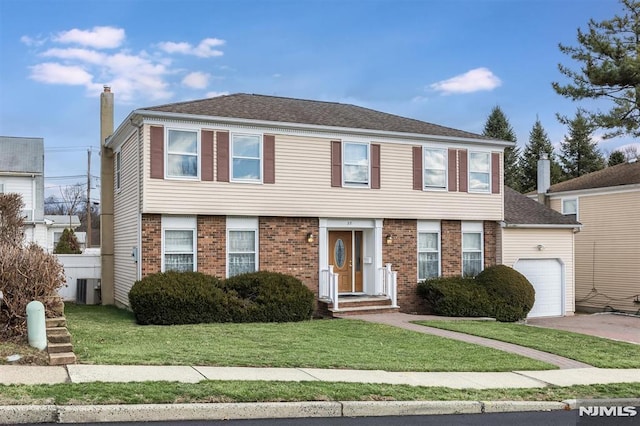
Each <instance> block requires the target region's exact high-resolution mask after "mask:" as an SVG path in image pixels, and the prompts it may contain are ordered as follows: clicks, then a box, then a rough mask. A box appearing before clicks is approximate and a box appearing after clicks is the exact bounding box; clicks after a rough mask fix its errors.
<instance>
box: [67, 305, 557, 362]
mask: <svg viewBox="0 0 640 426" xmlns="http://www.w3.org/2000/svg"><path fill="white" fill-rule="evenodd" d="M65 314H66V317H67V324H68V328H69V331H70V332H71V335H72V336H73V345H74V352H75V353H76V355H77V356H78V359H79V362H81V363H85V364H141V365H144V364H146V365H201V366H205V365H211V366H241V367H242V366H252V367H306V368H345V369H362V370H387V371H513V370H543V369H554V368H556V367H555V366H553V365H550V364H547V363H543V362H540V361H536V360H533V359H529V358H525V357H521V356H518V355H514V354H509V353H506V352H502V351H498V350H494V349H490V348H486V347H483V346H477V345H472V344H468V343H464V342H458V341H455V340H450V339H445V338H441V337H437V336H430V335H426V334H422V333H416V332H412V331H408V330H403V329H399V328H395V327H391V326H386V325H381V324H372V323H367V322H364V321H352V320H313V321H305V322H299V323H252V324H229V323H227V324H198V325H179V326H152V325H147V326H140V325H137V324H135V322H134V318H133V315H132V314H131V313H130V312H128V311H125V310H120V309H117V308H114V307H109V306H82V305H79V306H76V305H72V304H67V305H66V306H65Z"/></svg>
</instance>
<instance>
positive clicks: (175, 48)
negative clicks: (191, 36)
mask: <svg viewBox="0 0 640 426" xmlns="http://www.w3.org/2000/svg"><path fill="white" fill-rule="evenodd" d="M224 44H225V41H224V40H220V39H218V38H205V39H204V40H202V41H201V42H200V43H199V44H198V45H197V46H193V45H192V44H190V43H187V42H184V41H182V42H177V43H176V42H173V41H165V42H162V43H158V48H160V49H161V50H163V51H165V52H167V53H180V54H183V55H193V56H198V57H200V58H211V57H215V56H222V55H224V52H222V51H221V50H218V49H214V47H218V46H222V45H224Z"/></svg>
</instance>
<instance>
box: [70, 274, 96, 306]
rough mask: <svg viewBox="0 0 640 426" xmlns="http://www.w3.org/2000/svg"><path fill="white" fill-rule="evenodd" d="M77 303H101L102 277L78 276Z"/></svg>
mask: <svg viewBox="0 0 640 426" xmlns="http://www.w3.org/2000/svg"><path fill="white" fill-rule="evenodd" d="M76 286H77V287H76V303H77V304H79V305H99V304H100V302H101V297H100V279H99V278H78V279H76Z"/></svg>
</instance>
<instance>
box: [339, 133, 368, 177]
mask: <svg viewBox="0 0 640 426" xmlns="http://www.w3.org/2000/svg"><path fill="white" fill-rule="evenodd" d="M342 176H343V182H344V184H345V185H350V186H351V185H353V186H369V144H366V143H352V142H345V143H344V153H343V162H342Z"/></svg>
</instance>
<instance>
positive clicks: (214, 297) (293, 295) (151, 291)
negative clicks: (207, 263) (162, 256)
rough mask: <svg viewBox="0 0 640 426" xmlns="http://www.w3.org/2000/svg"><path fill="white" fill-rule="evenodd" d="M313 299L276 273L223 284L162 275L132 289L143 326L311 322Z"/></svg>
mask: <svg viewBox="0 0 640 426" xmlns="http://www.w3.org/2000/svg"><path fill="white" fill-rule="evenodd" d="M314 300H315V298H314V295H313V293H312V292H311V291H310V290H309V289H308V288H307V287H305V286H304V284H303V283H302V282H301V281H300V280H298V279H297V278H295V277H292V276H289V275H285V274H279V273H275V272H255V273H250V274H242V275H238V276H235V277H232V278H229V279H227V280H225V281H221V280H219V279H218V278H216V277H213V276H209V275H205V274H202V273H200V272H174V271H171V272H164V273H158V274H153V275H150V276H148V277H145V278H143V279H142V280H140V281H136V283H135V284H134V285H133V287H132V288H131V291H130V292H129V303H130V305H131V309H132V310H133V312H134V314H135V317H136V321H137V322H138V323H139V324H158V325H169V324H197V323H211V322H287V321H303V320H308V319H310V318H311V314H312V313H313V309H314Z"/></svg>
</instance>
